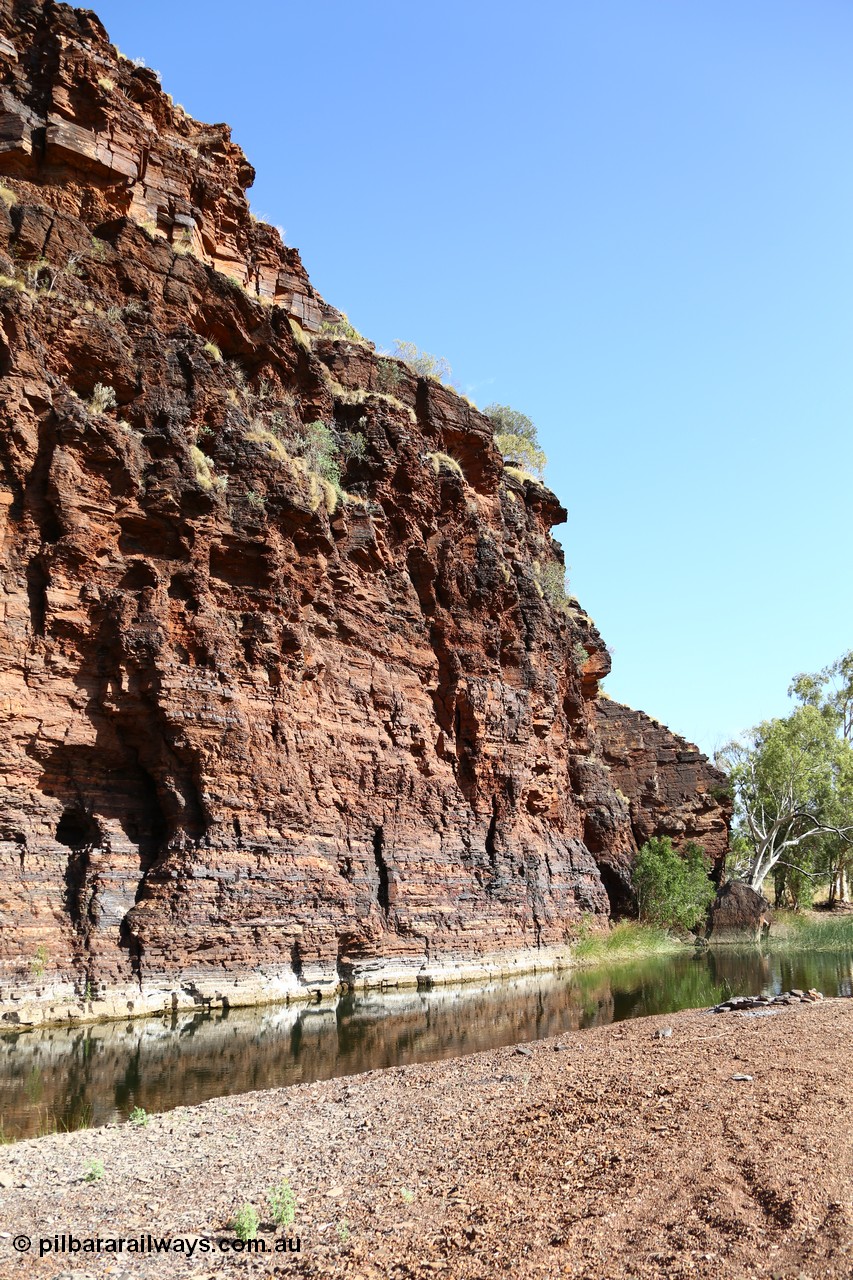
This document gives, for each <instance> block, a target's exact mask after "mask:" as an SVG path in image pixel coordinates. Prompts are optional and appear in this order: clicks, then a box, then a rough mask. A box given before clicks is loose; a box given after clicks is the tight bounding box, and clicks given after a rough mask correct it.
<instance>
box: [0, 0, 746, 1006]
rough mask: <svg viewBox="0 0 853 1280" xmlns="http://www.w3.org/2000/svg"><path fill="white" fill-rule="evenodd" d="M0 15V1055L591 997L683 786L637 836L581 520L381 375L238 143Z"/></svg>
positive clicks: (487, 442) (78, 24)
mask: <svg viewBox="0 0 853 1280" xmlns="http://www.w3.org/2000/svg"><path fill="white" fill-rule="evenodd" d="M0 14H2V18H0V68H2V89H0V106H2V117H0V176H2V184H3V185H2V188H0V379H1V380H2V421H0V555H2V566H3V576H2V592H3V594H2V609H3V629H2V634H0V691H2V701H1V702H0V742H2V759H3V770H2V775H0V925H2V930H0V1009H2V1010H3V1014H2V1016H3V1017H5V1018H6V1019H7V1020H10V1021H23V1022H27V1021H31V1020H37V1019H38V1018H60V1017H65V1016H76V1017H83V1016H98V1015H104V1014H110V1015H116V1016H118V1015H124V1014H126V1013H128V1012H131V1013H140V1012H146V1011H149V1010H152V1009H159V1008H163V1007H169V1008H177V1007H186V1006H193V1005H197V1004H210V1003H211V1002H213V1003H219V1004H227V1003H229V1002H232V1003H234V1002H248V1001H255V1000H261V999H277V998H282V997H289V996H298V995H308V994H311V993H315V992H317V991H324V990H332V989H335V988H336V987H338V986H339V985H340V984H341V983H348V984H350V985H352V986H356V987H358V986H363V985H380V984H382V983H398V982H415V981H419V982H422V983H428V982H431V981H441V980H446V979H448V978H450V977H458V976H464V975H469V974H471V973H483V974H492V973H496V972H506V971H509V970H517V969H519V968H538V967H547V966H549V965H554V964H559V963H563V962H565V961H566V960H567V959H568V958H569V956H570V947H571V941H572V938H573V937H574V936H575V931H576V928H577V924H578V921H579V920H580V919H581V917H583V916H592V917H595V918H601V919H604V918H606V916H607V914H608V912H609V909H610V902H609V900H608V895H607V892H606V888H605V883H603V882H602V868H605V869H606V868H608V867H612V866H618V867H621V868H624V866H626V865H627V864H628V863H629V862H630V859H631V857H632V855H633V853H634V852H635V850H636V834H635V830H634V827H635V826H636V821H637V819H636V814H635V813H634V812H633V811H632V802H631V796H632V795H633V794H634V792H635V791H637V792H638V793H639V791H642V788H643V786H644V778H643V777H641V776H640V775H641V773H642V771H643V770H645V769H648V768H651V769H653V770H658V758H659V756H660V750H658V749H657V748H656V749H655V750H656V751H657V755H655V752H654V751H653V752H652V755H654V757H655V758H654V760H653V759H652V758H651V757H643V758H642V759H641V760H637V761H635V765H636V769H637V770H639V772H637V775H636V779H635V781H630V780H628V779H632V778H634V773H632V768H633V767H634V766H632V764H631V762H630V760H629V761H628V763H627V765H626V770H625V771H624V776H622V775H621V774H620V776H622V781H621V782H619V783H617V785H618V786H619V787H620V788H621V790H622V792H623V793H624V794H623V795H621V796H620V794H619V793H618V791H617V789H616V785H614V781H613V778H612V777H611V775H610V773H609V772H608V767H607V759H608V751H609V753H610V756H611V757H613V756H614V750H611V748H609V747H608V745H607V744H608V741H609V740H610V739H611V737H612V733H613V730H614V726H613V725H612V724H611V720H610V716H609V713H608V712H607V711H605V712H604V714H603V715H602V714H597V713H596V706H597V705H598V704H597V703H596V698H597V694H598V682H599V680H600V679H601V678H602V677H603V676H604V675H606V673H607V671H608V670H609V657H608V655H607V652H606V649H605V646H604V644H603V642H602V640H601V637H600V636H599V634H598V632H597V630H596V628H595V626H594V625H593V623H592V622H591V620H590V619H589V618H588V617H587V616H586V615H585V614H584V613H583V611H582V610H581V609H580V607H579V606H578V605H577V602H575V601H571V600H565V599H563V598H562V597H561V593H560V592H559V590H556V591H555V590H554V588H553V586H550V585H549V584H551V583H552V582H553V580H554V574H553V567H554V566H555V565H557V566H561V565H562V553H561V551H560V548H559V545H558V544H556V543H555V542H554V541H553V539H552V537H551V529H552V527H553V526H554V525H555V524H558V523H560V522H562V521H563V520H564V519H565V515H566V513H565V511H564V510H563V508H562V507H561V506H560V503H559V502H558V500H557V499H556V498H555V497H554V495H553V494H552V493H550V492H549V491H548V490H547V489H546V488H544V487H543V486H542V485H541V484H539V483H537V482H536V481H535V480H533V479H531V478H529V477H525V476H524V475H523V474H520V473H518V472H514V471H513V470H512V469H509V468H506V467H505V466H504V463H503V461H502V459H501V456H500V454H499V452H498V451H497V449H496V448H495V445H494V440H493V433H492V427H491V424H490V422H489V420H488V419H487V418H485V417H484V416H483V415H482V414H480V413H479V412H478V411H477V410H476V409H475V408H474V407H473V406H472V405H471V404H469V403H468V402H467V401H466V400H465V399H463V398H461V397H460V396H458V395H457V394H456V393H455V392H454V391H452V390H451V389H449V388H447V387H445V386H443V385H441V384H440V383H438V382H436V381H434V380H432V379H429V378H420V377H418V376H416V375H415V374H413V373H412V371H411V370H410V369H409V368H408V367H407V366H406V365H405V364H403V363H402V362H400V361H397V360H394V359H390V358H386V357H380V356H378V355H377V353H376V352H375V350H374V348H373V347H372V345H371V344H370V343H366V342H364V341H363V340H354V339H353V335H352V332H351V331H350V330H349V329H348V327H347V326H346V325H345V324H343V323H342V321H341V317H340V315H339V313H338V312H337V311H335V309H334V308H332V307H330V306H328V304H326V303H325V302H324V301H323V300H322V299H321V298H320V297H319V296H318V295H317V294H316V292H315V291H314V290H313V288H312V286H311V285H310V283H309V281H308V279H307V276H306V275H305V272H304V269H303V268H302V265H301V263H300V260H299V256H298V254H297V253H296V252H295V251H294V250H292V249H290V248H287V247H286V246H284V245H283V244H282V242H281V240H280V237H279V236H278V233H277V232H275V231H274V230H273V229H272V228H270V227H267V226H265V225H263V224H261V223H258V222H256V221H254V220H253V219H252V217H251V214H250V212H249V207H248V203H247V200H246V195H245V191H246V188H247V187H248V186H249V184H250V183H251V180H252V177H253V172H252V169H251V167H250V166H249V165H248V163H247V162H246V160H245V158H244V157H243V154H242V152H241V151H240V150H239V148H237V147H236V146H235V145H234V143H232V142H231V139H230V136H229V133H228V130H227V128H226V127H225V126H215V127H211V126H205V125H201V124H199V123H197V122H196V121H194V120H191V119H190V118H189V117H188V116H187V115H186V114H185V113H183V112H182V111H181V110H180V109H179V108H177V107H174V106H173V105H172V103H171V100H170V99H169V98H168V97H167V95H165V94H164V93H163V92H162V90H161V88H160V86H159V84H158V82H157V78H156V76H155V75H154V74H153V73H152V72H150V71H148V70H146V69H145V68H140V67H136V66H134V65H133V64H132V63H129V62H127V61H126V60H124V59H122V58H121V56H120V55H118V54H117V52H116V50H115V49H114V48H113V47H112V46H111V45H110V44H109V41H108V38H107V36H106V33H105V32H104V30H103V28H102V27H101V25H100V23H99V22H98V20H97V19H96V18H95V17H94V15H93V14H92V13H90V12H89V11H84V10H74V9H71V8H69V7H67V6H64V5H57V4H53V3H52V2H50V0H47V2H45V3H41V2H38V0H4V3H2V5H0ZM558 574H559V570H558ZM660 732H661V740H660V742H661V744H662V745H661V748H660V749H661V750H664V752H666V751H668V750H669V747H668V746H667V745H666V744H667V743H668V742H669V741H672V742H680V740H675V739H669V738H668V737H667V733H666V731H665V730H661V731H660ZM617 737H618V733H617ZM676 750H677V748H676ZM617 754H618V751H617ZM703 768H704V766H703V765H702V764H701V763H700V762H699V761H698V760H697V762H696V768H695V771H694V774H693V775H691V777H692V778H693V780H694V781H695V787H696V791H697V792H698V789H699V788H700V787H701V786H702V785H703V779H704V778H706V774H707V770H705V772H704V773H703ZM707 777H708V779H710V775H709V774H707ZM711 781H712V780H709V781H708V787H706V792H709V788H710V786H711ZM667 795H668V797H669V799H668V801H667V804H671V805H672V806H674V809H673V808H672V807H670V808H667V806H666V804H664V805H661V806H659V807H658V808H657V809H656V810H654V811H653V810H652V809H649V808H648V806H646V808H644V809H643V810H642V812H643V814H646V815H647V816H648V822H649V824H650V826H649V829H650V830H651V829H654V830H658V829H666V830H675V829H676V828H677V827H679V824H680V826H681V828H683V831H684V833H685V835H688V834H694V833H693V831H692V827H691V822H692V820H693V819H692V815H693V814H694V806H693V802H692V800H691V801H690V803H689V804H688V806H687V810H688V811H689V812H687V811H686V812H685V815H684V816H683V817H682V816H679V814H680V806H681V801H680V799H679V794H678V793H677V788H676V790H673V791H668V792H667ZM703 804H704V801H703ZM676 811H677V812H676ZM707 812H708V813H710V812H711V809H709V810H708V811H707ZM716 813H717V816H718V824H717V825H718V826H719V825H720V824H722V825H724V824H725V818H726V815H725V811H724V809H723V808H722V807H721V806H720V805H719V803H718V804H717V809H716ZM655 821H657V824H658V825H657V826H655ZM632 822H633V826H632ZM644 830H645V827H644ZM604 874H605V876H608V875H609V874H610V873H609V872H608V871H606V870H605V872H604Z"/></svg>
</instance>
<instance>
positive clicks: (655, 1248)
mask: <svg viewBox="0 0 853 1280" xmlns="http://www.w3.org/2000/svg"><path fill="white" fill-rule="evenodd" d="M667 1027H668V1028H671V1029H672V1034H671V1035H670V1036H667V1037H662V1038H658V1037H656V1036H655V1032H656V1031H658V1030H661V1029H663V1028H667ZM851 1032H853V1002H849V1001H843V1000H830V1001H826V1002H824V1003H823V1004H819V1005H810V1006H806V1005H797V1006H793V1007H790V1008H783V1009H781V1010H779V1011H778V1012H775V1013H774V1014H773V1015H772V1016H763V1017H756V1016H745V1015H743V1014H736V1013H727V1014H709V1013H702V1012H687V1013H681V1014H676V1015H672V1016H670V1017H668V1018H661V1017H658V1018H645V1019H639V1020H636V1021H633V1022H624V1023H619V1024H616V1025H614V1026H610V1027H602V1028H596V1029H594V1030H590V1031H583V1032H577V1033H573V1034H571V1035H567V1036H564V1037H561V1038H560V1039H558V1040H547V1041H540V1042H538V1043H535V1044H532V1045H530V1046H522V1047H518V1048H514V1049H513V1048H510V1049H499V1050H495V1051H490V1052H486V1053H480V1054H476V1055H474V1056H472V1057H467V1058H460V1059H454V1060H452V1061H449V1062H439V1063H432V1064H427V1065H414V1066H409V1067H403V1068H395V1069H391V1070H388V1071H374V1072H370V1073H368V1074H366V1075H361V1076H352V1077H349V1078H345V1079H339V1080H331V1081H326V1082H323V1083H320V1084H316V1085H303V1086H298V1087H294V1088H291V1089H278V1090H273V1091H269V1092H266V1093H255V1094H244V1095H241V1096H238V1097H233V1098H227V1099H222V1100H218V1101H213V1102H208V1103H205V1104H203V1105H201V1106H197V1107H186V1108H180V1109H178V1110H176V1111H172V1112H169V1113H167V1114H165V1115H162V1116H157V1117H152V1118H151V1120H150V1122H149V1124H148V1125H147V1126H146V1127H141V1128H134V1127H132V1126H130V1125H123V1126H120V1127H119V1126H111V1127H109V1128H106V1129H99V1130H90V1131H87V1132H80V1133H73V1134H62V1135H57V1136H55V1137H49V1138H40V1139H35V1140H31V1141H26V1142H21V1143H17V1144H15V1145H11V1146H6V1147H3V1148H0V1197H2V1200H0V1232H2V1233H3V1234H2V1236H0V1276H2V1277H4V1278H5V1277H7V1276H8V1277H11V1276H18V1275H21V1274H24V1273H30V1274H35V1275H37V1276H47V1277H60V1276H66V1275H69V1276H70V1275H74V1276H75V1277H77V1278H78V1280H80V1278H81V1277H85V1276H86V1275H91V1276H103V1275H110V1276H116V1277H122V1276H128V1277H130V1276H134V1277H135V1276H166V1275H169V1276H171V1275H176V1274H180V1275H184V1274H186V1275H187V1276H191V1277H196V1278H200V1277H204V1276H210V1275H218V1274H221V1273H223V1272H226V1273H228V1274H234V1275H251V1276H253V1277H255V1276H312V1277H327V1276H353V1277H355V1276H360V1277H365V1278H367V1277H369V1278H370V1280H373V1278H374V1277H377V1278H378V1277H383V1278H384V1277H393V1278H394V1280H404V1278H405V1280H413V1278H415V1277H434V1276H437V1275H445V1276H449V1277H457V1276H458V1277H465V1278H470V1280H475V1278H476V1280H480V1278H482V1277H491V1276H510V1277H522V1276H523V1277H539V1278H542V1280H545V1278H552V1277H554V1278H555V1277H558V1276H561V1277H562V1276H567V1277H589V1278H590V1280H592V1278H593V1277H595V1278H596V1280H598V1278H602V1280H603V1278H605V1277H606V1278H607V1280H613V1278H615V1277H622V1276H631V1277H653V1276H654V1277H658V1276H659V1277H671V1276H694V1277H707V1278H708V1280H711V1278H713V1280H717V1278H723V1280H726V1278H728V1277H731V1278H732V1280H746V1278H747V1277H751V1276H760V1277H777V1276H778V1277H786V1278H787V1277H792V1278H793V1277H805V1278H807V1280H812V1278H813V1277H833V1278H837V1277H848V1276H851V1275H853V1202H851V1195H853V1162H851V1132H850V1114H851V1106H853V1102H851V1082H853V1037H851ZM737 1076H745V1077H749V1078H747V1079H736V1078H735V1077H737ZM91 1161H100V1162H101V1164H102V1165H103V1176H102V1177H100V1178H99V1179H97V1180H95V1181H88V1182H87V1181H85V1180H84V1175H85V1173H86V1170H87V1167H90V1166H89V1162H91ZM283 1178H287V1179H288V1180H289V1182H290V1185H291V1187H292V1189H293V1191H294V1193H295V1197H296V1219H295V1222H294V1224H293V1226H292V1227H290V1228H288V1229H282V1228H278V1229H277V1230H275V1229H274V1228H273V1227H272V1225H271V1224H270V1225H268V1226H267V1225H266V1222H267V1221H268V1219H269V1210H268V1205H267V1197H266V1192H267V1189H268V1188H269V1187H270V1186H271V1185H273V1184H276V1183H279V1182H280V1181H281V1180H282V1179H283ZM243 1202H252V1203H254V1204H255V1205H256V1206H257V1208H258V1210H259V1213H260V1217H261V1224H262V1226H261V1231H260V1235H259V1240H260V1241H262V1242H263V1243H264V1244H265V1246H266V1249H265V1252H263V1253H254V1252H253V1253H251V1254H249V1253H247V1252H244V1251H241V1252H237V1251H235V1247H234V1245H233V1241H234V1232H233V1230H231V1229H229V1226H228V1224H229V1220H230V1219H231V1217H232V1215H233V1212H234V1210H235V1208H237V1207H238V1206H239V1205H240V1204H242V1203H243ZM21 1235H26V1236H27V1237H29V1238H30V1240H31V1242H32V1243H31V1248H30V1250H29V1251H28V1252H27V1253H26V1254H25V1255H24V1254H21V1253H18V1252H16V1251H15V1248H14V1240H15V1237H18V1236H21ZM63 1236H64V1237H65V1244H66V1252H65V1253H64V1254H63V1253H61V1252H60V1250H61V1242H62V1237H63ZM69 1237H73V1239H74V1241H79V1242H81V1244H82V1243H83V1242H85V1241H87V1240H93V1239H97V1238H100V1239H101V1242H102V1243H101V1252H100V1253H99V1254H93V1253H89V1252H86V1251H84V1250H83V1249H82V1248H81V1249H80V1250H79V1251H77V1252H74V1253H71V1252H69V1251H68V1250H69V1248H70V1247H72V1245H71V1242H70V1241H69ZM297 1237H298V1239H299V1245H300V1248H299V1252H298V1253H295V1252H293V1251H292V1250H293V1246H294V1245H295V1243H296V1238H297ZM119 1238H121V1239H122V1241H123V1245H122V1252H121V1253H120V1254H118V1253H112V1252H107V1249H108V1247H109V1246H108V1245H107V1243H106V1242H107V1241H116V1240H117V1239H119ZM160 1238H166V1239H167V1240H168V1241H169V1242H170V1244H171V1248H172V1251H171V1252H170V1254H169V1255H168V1256H166V1257H164V1256H163V1254H158V1253H154V1252H147V1251H146V1252H129V1249H130V1248H131V1247H132V1246H130V1245H129V1243H128V1242H130V1241H133V1242H135V1244H136V1247H137V1249H140V1248H141V1249H143V1250H153V1248H154V1242H155V1241H156V1240H158V1239H160ZM288 1240H289V1241H290V1245H291V1248H290V1249H288V1250H287V1251H283V1247H286V1242H287V1241H288ZM40 1241H41V1242H42V1243H41V1244H40ZM178 1241H181V1242H182V1244H183V1251H180V1252H179V1250H178V1247H177V1243H178ZM184 1242H185V1243H184ZM19 1243H20V1241H19ZM46 1243H50V1244H51V1245H52V1246H53V1247H52V1248H51V1250H50V1252H47V1253H46V1254H45V1256H42V1257H39V1254H40V1252H43V1251H44V1249H45V1244H46ZM114 1247H115V1246H114ZM190 1248H192V1249H193V1253H192V1257H191V1258H190V1257H188V1256H187V1252H188V1250H189V1249H190Z"/></svg>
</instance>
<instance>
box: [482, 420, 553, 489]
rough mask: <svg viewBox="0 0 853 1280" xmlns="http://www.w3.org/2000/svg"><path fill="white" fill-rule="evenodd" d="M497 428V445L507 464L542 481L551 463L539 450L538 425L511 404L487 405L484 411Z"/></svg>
mask: <svg viewBox="0 0 853 1280" xmlns="http://www.w3.org/2000/svg"><path fill="white" fill-rule="evenodd" d="M483 412H484V413H485V415H486V417H487V418H491V420H492V422H493V423H494V426H495V444H496V445H497V447H498V448H499V449H500V451H501V453H502V454H503V456H504V459H505V460H506V461H507V462H513V463H515V464H516V466H519V467H522V468H523V470H525V471H529V472H530V473H531V475H534V476H538V477H539V479H540V480H541V479H542V476H543V474H544V472H545V463H546V462H547V461H548V459H547V458H546V457H545V454H544V452H543V451H542V449H541V448H540V447H539V436H538V434H537V431H536V426H535V424H534V423H533V422H532V421H531V420H530V418H528V416H527V414H526V413H519V411H518V410H517V409H511V408H510V407H509V405H508V404H487V405H486V407H485V409H484V410H483Z"/></svg>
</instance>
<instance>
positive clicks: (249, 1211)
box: [231, 1204, 261, 1241]
mask: <svg viewBox="0 0 853 1280" xmlns="http://www.w3.org/2000/svg"><path fill="white" fill-rule="evenodd" d="M260 1225H261V1220H260V1218H259V1217H258V1211H257V1209H256V1208H255V1206H254V1205H253V1204H241V1205H240V1208H239V1209H238V1210H237V1212H236V1213H235V1214H234V1217H233V1218H232V1220H231V1229H232V1230H233V1232H234V1234H235V1235H236V1237H237V1239H238V1240H243V1241H246V1240H257V1238H258V1227H259V1226H260Z"/></svg>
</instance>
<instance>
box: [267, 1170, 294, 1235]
mask: <svg viewBox="0 0 853 1280" xmlns="http://www.w3.org/2000/svg"><path fill="white" fill-rule="evenodd" d="M268 1194H269V1202H270V1212H271V1214H272V1220H273V1222H274V1223H275V1224H276V1226H277V1227H289V1226H290V1225H291V1223H292V1222H293V1220H294V1218H295V1217H296V1196H295V1195H294V1194H293V1188H292V1187H291V1185H290V1183H289V1182H288V1180H287V1178H282V1180H281V1182H280V1183H279V1184H278V1186H277V1187H270V1189H269V1193H268Z"/></svg>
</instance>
